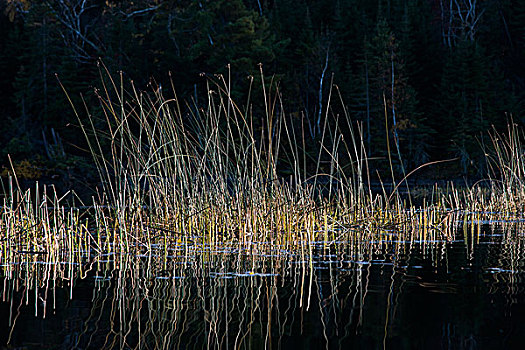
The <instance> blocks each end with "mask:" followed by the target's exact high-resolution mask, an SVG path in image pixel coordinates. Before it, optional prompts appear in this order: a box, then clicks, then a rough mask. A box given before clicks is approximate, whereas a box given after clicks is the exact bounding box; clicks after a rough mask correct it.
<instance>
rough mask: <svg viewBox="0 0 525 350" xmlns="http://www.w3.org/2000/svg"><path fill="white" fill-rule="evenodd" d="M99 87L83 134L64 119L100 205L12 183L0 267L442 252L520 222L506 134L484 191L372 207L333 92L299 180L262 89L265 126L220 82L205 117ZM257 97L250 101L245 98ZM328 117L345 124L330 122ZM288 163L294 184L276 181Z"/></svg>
mask: <svg viewBox="0 0 525 350" xmlns="http://www.w3.org/2000/svg"><path fill="white" fill-rule="evenodd" d="M101 81H102V88H101V89H100V90H96V93H97V97H98V100H99V107H98V108H96V109H94V108H93V109H91V110H90V108H88V106H87V105H86V104H85V106H84V107H85V108H86V113H87V115H88V116H89V118H88V119H87V122H83V120H84V119H82V118H80V116H79V113H78V110H77V109H76V106H72V107H73V110H74V112H75V113H76V114H77V116H78V120H79V123H80V126H81V128H82V130H83V132H84V135H85V137H86V141H87V144H88V147H89V149H90V151H91V154H92V156H93V160H94V163H95V165H96V167H97V169H98V172H99V175H100V183H101V189H100V191H99V192H98V193H100V195H99V196H98V198H93V200H92V203H91V204H90V205H89V210H81V209H79V208H70V207H68V206H66V205H64V204H63V202H64V199H63V197H59V196H58V195H57V194H56V193H55V192H54V191H53V189H49V188H44V189H42V188H39V187H38V184H37V185H36V188H35V189H34V191H33V192H31V191H30V190H28V191H25V192H24V191H22V190H21V189H20V187H19V186H18V185H17V180H16V174H14V172H13V176H12V177H10V178H9V180H8V186H7V190H6V191H5V192H6V195H5V196H4V203H3V206H2V214H1V218H0V235H1V237H0V238H1V239H2V240H3V242H5V243H4V244H5V245H4V247H5V248H7V249H3V250H2V259H4V260H9V259H12V258H13V254H17V253H16V252H28V253H30V254H48V255H49V256H58V255H64V254H69V255H71V256H73V255H75V254H76V255H75V258H74V259H76V260H79V259H82V256H84V257H85V256H93V255H105V254H120V253H132V252H135V253H137V254H140V253H141V252H144V251H151V250H152V249H153V248H154V247H156V246H158V245H161V246H163V247H165V254H166V255H167V254H168V253H167V252H168V248H169V247H170V246H172V245H174V244H178V243H190V242H191V243H194V242H200V243H202V244H209V245H211V246H220V245H224V244H227V243H233V242H235V243H241V244H244V245H245V246H250V245H251V244H252V243H253V242H259V243H260V242H263V243H264V242H265V243H269V244H273V245H285V246H290V247H292V246H293V247H295V249H299V250H300V252H301V254H308V252H309V251H311V247H310V246H311V245H312V244H314V243H316V242H324V243H325V244H330V242H332V241H340V240H347V241H362V240H363V239H364V237H369V238H370V237H380V238H381V237H387V236H388V235H391V234H392V233H396V234H399V233H400V232H403V234H406V235H408V236H410V237H418V238H417V239H420V238H423V239H428V238H429V237H430V238H432V237H435V236H439V237H441V238H443V237H445V238H448V239H450V238H451V229H453V228H454V226H456V225H457V224H458V222H459V221H461V222H465V223H475V224H476V225H478V227H479V225H480V224H482V223H483V222H484V221H486V220H490V219H493V218H494V216H495V214H494V213H497V215H500V216H501V215H502V213H509V212H511V213H520V212H523V210H520V209H522V208H523V205H524V203H525V189H524V184H523V180H522V179H523V175H524V171H525V170H524V168H523V151H522V145H521V143H520V139H521V135H520V134H519V132H518V130H517V128H516V127H515V126H511V127H509V130H508V134H507V135H500V134H497V133H493V135H492V141H493V142H492V143H493V147H492V150H491V151H490V152H489V151H487V159H488V163H489V164H490V166H491V169H492V174H493V177H491V178H488V179H487V181H485V182H484V183H478V184H476V185H474V186H472V187H471V188H465V189H461V190H459V189H457V188H455V187H454V185H453V184H451V185H450V186H449V187H447V188H446V189H438V188H437V187H436V188H434V189H433V190H432V193H431V194H430V195H429V196H428V197H427V198H425V200H424V201H423V205H422V206H419V207H416V206H414V205H411V204H409V205H406V203H405V200H404V199H403V197H402V196H401V195H400V193H399V191H398V190H399V188H400V187H403V186H405V184H406V182H405V180H406V179H407V177H409V176H410V175H411V174H412V173H413V172H411V173H409V174H408V175H407V176H405V178H403V179H402V180H401V181H399V182H398V183H397V184H396V186H395V188H394V189H393V190H392V191H391V192H388V191H387V190H386V189H383V193H382V194H373V193H372V191H371V189H370V187H369V186H368V185H367V184H369V183H370V181H369V174H368V170H367V169H368V159H367V157H366V152H365V149H364V146H363V142H362V139H363V137H362V133H361V129H360V128H359V126H358V127H355V123H354V122H353V121H352V119H351V116H350V114H349V113H348V112H347V111H346V109H345V106H344V103H343V101H342V98H341V95H340V93H339V91H338V89H337V87H334V88H333V89H332V90H331V91H330V94H329V97H328V99H329V101H330V104H329V105H328V108H327V109H326V113H325V118H324V119H323V120H324V121H325V122H324V123H323V127H322V129H321V137H320V140H319V147H318V149H319V153H318V155H317V156H316V157H313V158H314V159H316V160H317V164H316V165H315V167H314V168H316V169H317V171H316V172H315V173H314V174H313V175H311V174H307V172H306V167H305V162H306V161H305V160H306V159H307V158H308V157H311V155H307V154H306V151H305V149H304V141H302V142H301V141H299V140H300V139H301V137H300V136H299V135H300V134H303V135H304V132H305V131H304V130H296V129H294V128H293V127H292V122H291V116H290V115H288V114H287V113H286V112H285V108H284V104H283V100H282V98H281V94H280V92H279V90H278V89H275V88H273V89H270V88H267V87H266V86H264V85H263V86H262V87H260V88H259V90H260V93H261V95H262V98H263V101H264V108H262V110H264V111H265V113H264V115H263V116H262V118H261V116H260V115H254V113H253V112H252V111H253V109H251V108H249V106H250V105H251V103H252V102H251V101H250V100H249V99H248V101H246V102H245V103H243V106H247V107H241V106H240V105H239V104H237V103H236V102H235V101H234V100H233V98H232V96H231V84H230V82H229V81H228V80H227V79H225V78H224V77H223V76H220V75H219V76H217V77H216V78H215V79H209V81H208V85H207V86H208V89H207V96H206V104H205V106H206V107H205V108H204V107H200V106H199V105H198V104H197V103H196V102H195V101H194V103H192V104H190V103H186V104H183V103H182V102H181V101H180V100H179V99H178V97H177V95H176V93H175V91H174V89H172V91H171V92H170V93H169V97H168V94H166V93H165V92H164V91H163V90H162V89H161V88H160V87H158V88H155V89H153V91H151V92H149V93H147V92H143V91H139V90H138V89H136V88H135V86H134V85H133V83H132V82H129V83H127V82H125V81H124V78H123V75H122V74H120V75H119V76H118V77H116V78H115V77H113V76H112V75H111V74H110V73H109V72H108V71H107V69H106V68H105V67H104V66H101ZM261 81H264V76H263V73H262V70H261ZM252 90H253V91H252ZM257 90H258V89H256V88H253V87H250V91H251V94H255V93H256V91H257ZM64 92H65V93H66V95H67V90H66V89H65V88H64ZM335 104H340V106H339V108H340V109H341V110H343V112H344V113H343V116H342V117H339V116H338V115H335V113H333V108H332V106H334V105H335ZM329 118H331V119H332V120H333V121H334V122H333V123H328V119H329ZM258 120H259V121H260V120H262V122H258ZM343 128H346V130H349V131H350V136H351V137H350V138H349V139H348V137H347V138H345V137H343V135H344V133H343ZM303 140H304V137H303ZM301 143H302V144H303V146H301ZM284 161H286V162H287V164H286V166H287V168H289V169H291V170H292V172H291V174H288V175H287V176H286V177H280V176H279V171H280V167H281V163H282V162H284ZM321 163H323V166H321ZM321 169H328V170H326V171H322V170H321ZM416 170H417V169H416ZM486 184H489V185H486ZM482 185H483V186H482ZM408 199H409V203H411V201H410V197H409V198H408ZM411 239H413V238H411Z"/></svg>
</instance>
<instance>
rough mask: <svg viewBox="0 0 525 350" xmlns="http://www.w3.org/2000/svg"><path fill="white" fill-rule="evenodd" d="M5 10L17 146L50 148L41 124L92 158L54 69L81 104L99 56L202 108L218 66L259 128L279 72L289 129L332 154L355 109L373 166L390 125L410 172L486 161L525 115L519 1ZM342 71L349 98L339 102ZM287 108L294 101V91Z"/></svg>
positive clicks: (6, 136) (89, 96)
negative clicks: (332, 132) (328, 135)
mask: <svg viewBox="0 0 525 350" xmlns="http://www.w3.org/2000/svg"><path fill="white" fill-rule="evenodd" d="M450 4H452V5H453V6H452V7H451V6H450ZM0 10H1V11H2V16H1V19H0V35H1V36H2V38H3V40H2V41H0V49H1V50H0V52H1V54H0V68H1V69H0V85H1V86H2V88H3V89H2V90H3V91H6V92H4V93H3V94H1V95H0V104H1V106H2V111H3V118H4V120H5V121H8V122H7V123H2V124H1V126H0V131H1V137H0V144H1V145H2V146H4V149H5V146H7V145H8V144H9V142H11V141H12V140H14V141H13V142H15V143H16V140H20V139H27V140H29V143H30V145H29V146H28V147H30V148H31V149H32V150H34V152H35V153H34V154H35V155H36V154H37V153H39V154H40V155H41V156H44V157H46V156H48V155H46V154H45V153H44V149H45V147H43V145H44V143H45V141H44V140H43V138H42V135H43V134H44V135H45V134H49V133H50V131H51V129H53V130H56V132H58V133H60V135H61V136H62V137H63V139H64V147H65V152H66V153H73V154H77V155H82V152H81V151H79V149H82V148H85V147H86V145H85V144H83V143H82V141H79V140H82V137H79V136H81V134H80V133H79V130H80V129H79V128H78V127H73V125H78V122H79V121H78V120H77V118H76V117H75V116H74V115H73V113H71V110H70V109H69V107H67V105H68V103H69V102H68V101H67V99H66V97H65V95H64V94H63V92H62V89H61V87H60V85H59V84H58V81H57V79H56V77H55V74H56V75H57V76H58V77H59V79H60V81H61V82H62V84H63V85H64V86H65V87H66V88H67V90H68V92H69V96H70V98H71V99H73V100H74V101H73V102H74V105H76V106H79V109H82V107H81V106H82V105H83V103H84V102H83V101H82V99H84V100H86V103H87V104H88V105H92V103H93V102H94V101H96V98H97V97H96V94H93V93H92V88H91V87H92V86H95V85H96V84H95V83H94V82H96V81H99V79H100V77H99V69H97V62H98V60H99V59H102V61H103V62H104V65H105V66H106V67H107V69H108V70H109V71H110V72H117V71H123V72H124V74H125V76H127V77H130V78H132V79H133V80H134V84H135V86H136V87H137V88H139V89H142V88H145V87H146V86H147V85H148V84H150V83H152V84H153V85H152V86H156V87H158V88H167V87H169V86H170V84H171V83H172V82H173V87H174V88H175V90H176V92H177V96H179V99H180V102H181V103H182V101H187V103H188V104H189V105H191V106H193V107H192V108H193V111H194V113H195V112H196V111H197V110H198V109H199V108H203V107H206V106H205V105H204V104H205V101H206V96H205V94H206V93H207V92H206V86H205V84H206V81H207V80H206V79H203V76H206V77H208V78H211V79H215V80H216V81H224V82H226V81H227V82H229V84H230V85H229V86H231V87H232V89H231V90H230V91H229V93H230V95H231V96H233V97H236V100H237V101H242V104H243V105H244V107H243V108H254V109H252V111H253V113H254V114H256V115H260V116H259V118H258V119H257V118H255V119H254V120H255V122H256V123H259V125H258V134H259V135H256V138H257V139H258V138H259V137H261V136H260V135H262V134H261V133H260V132H262V130H263V128H264V126H263V124H262V120H263V119H264V118H263V115H264V114H265V113H266V112H267V109H266V110H265V109H264V108H260V109H258V108H259V107H257V106H264V104H261V103H259V102H263V100H262V99H261V96H262V94H263V91H261V90H258V91H252V90H251V88H250V86H252V87H253V86H260V84H257V80H258V79H259V80H261V79H264V80H265V85H264V86H265V88H266V89H268V90H269V89H270V87H271V91H273V93H275V95H273V96H274V97H277V96H278V95H279V94H280V93H281V92H282V93H283V95H284V96H286V98H285V99H283V107H284V108H285V110H288V112H289V114H290V117H291V119H290V123H289V125H288V126H289V127H290V128H291V129H290V130H293V131H294V132H295V133H296V135H303V134H304V137H305V138H304V142H303V143H302V144H301V145H298V147H300V148H303V147H304V148H305V150H304V151H305V152H306V153H307V154H317V151H318V148H319V147H320V140H321V138H322V137H323V135H322V134H321V133H320V131H321V128H322V126H323V125H324V124H325V123H327V124H329V125H331V126H335V125H336V124H337V123H338V119H337V116H338V115H342V114H343V113H344V112H345V111H344V110H346V111H349V112H350V115H351V117H352V122H351V125H349V126H345V130H344V134H345V136H346V137H348V136H349V135H350V134H351V133H352V132H357V131H359V130H361V131H362V133H363V137H364V140H365V144H366V147H367V151H368V153H369V156H371V157H380V158H383V161H378V162H372V163H371V166H372V167H378V168H380V167H382V166H384V165H385V162H384V159H385V158H384V157H385V155H386V152H387V143H386V140H385V138H386V135H387V132H388V135H389V140H390V144H389V145H388V146H389V147H390V149H391V151H392V152H393V154H394V159H393V160H394V163H396V164H397V169H398V170H400V171H401V170H403V168H406V169H405V170H408V171H409V170H411V169H414V168H415V167H417V166H418V165H420V164H422V163H424V162H426V161H429V160H439V159H444V158H452V157H457V156H459V157H460V158H461V161H462V162H461V164H459V169H460V170H461V172H462V173H464V174H467V173H472V172H474V173H482V172H483V171H484V170H485V169H486V167H485V166H484V165H483V160H482V159H483V157H482V154H481V153H480V152H479V151H478V150H479V147H478V144H479V143H484V142H485V141H486V140H487V135H486V132H487V129H488V128H489V127H491V126H492V125H494V126H495V127H496V128H497V129H501V128H503V127H504V126H505V125H506V122H507V119H508V117H509V116H510V115H513V119H514V120H515V121H520V122H521V121H522V119H523V114H522V112H521V106H522V102H523V98H524V97H525V94H524V92H525V83H524V82H525V71H524V69H523V64H522V62H523V60H524V59H525V50H524V49H523V47H524V45H523V44H524V42H525V24H524V23H525V22H524V21H523V18H525V7H524V6H523V4H521V2H519V1H513V0H504V1H480V0H473V1H469V2H466V1H454V2H443V1H438V0H414V1H406V0H391V1H382V0H377V1H363V0H328V1H313V0H304V1H291V0H274V1H262V0H261V1H246V0H245V1H243V0H233V1H226V0H217V1H189V0H184V1H173V0H169V1H158V0H138V1H132V2H128V1H98V0H71V1H58V0H46V1H32V0H8V1H5V2H3V3H2V4H1V5H0ZM259 63H262V64H263V66H262V67H263V69H264V73H265V76H266V78H262V77H261V74H260V66H259ZM202 73H204V74H202ZM214 74H218V75H216V76H214ZM332 74H333V75H332ZM170 77H171V80H170ZM332 77H333V78H332ZM247 78H248V79H247ZM332 79H333V80H332ZM331 82H333V83H335V84H336V86H337V94H341V98H342V101H343V102H344V108H343V107H342V106H340V107H331V109H330V110H328V109H327V106H328V99H329V98H333V97H334V93H335V90H334V86H332V85H331ZM250 84H252V85H250ZM80 93H82V94H83V98H81V97H80ZM383 96H384V97H383ZM273 101H274V102H275V101H277V99H274V100H273ZM250 106H252V107H250ZM254 106H255V107H254ZM385 107H386V112H387V113H386V115H385ZM272 110H273V113H275V114H276V115H279V114H280V113H283V110H281V106H280V105H279V103H274V105H273V106H272ZM79 117H80V121H82V120H83V121H86V119H85V118H86V115H84V114H82V112H80V114H79ZM385 122H386V124H385ZM385 125H388V130H385ZM266 136H268V132H267V133H266ZM2 156H3V158H2V160H1V162H0V163H3V164H7V163H6V162H7V158H6V156H5V152H3V154H2ZM23 156H24V157H26V156H27V154H25V155H23Z"/></svg>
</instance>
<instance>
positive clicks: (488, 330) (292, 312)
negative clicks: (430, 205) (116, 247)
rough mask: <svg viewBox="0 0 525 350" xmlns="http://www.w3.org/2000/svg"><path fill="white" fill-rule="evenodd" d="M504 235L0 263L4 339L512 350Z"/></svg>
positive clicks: (161, 248) (163, 249)
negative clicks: (0, 265) (499, 349)
mask: <svg viewBox="0 0 525 350" xmlns="http://www.w3.org/2000/svg"><path fill="white" fill-rule="evenodd" d="M498 225H499V226H498V227H495V226H494V225H492V226H490V225H484V226H483V228H482V229H481V230H478V227H476V226H474V225H472V226H468V225H465V226H463V227H461V229H460V230H459V231H458V232H456V233H454V234H448V235H434V236H432V235H431V236H428V237H421V236H419V235H416V234H410V235H409V234H401V233H399V232H394V231H392V232H383V233H376V234H374V235H372V234H370V236H369V237H368V238H367V239H364V240H361V239H360V240H352V239H350V240H347V241H340V242H325V243H320V244H316V245H311V244H307V243H305V244H298V245H297V246H281V245H276V244H269V243H259V244H258V243H253V242H252V243H250V244H249V245H221V246H220V247H215V246H209V245H203V244H197V243H193V244H183V243H180V242H179V243H177V242H174V243H173V244H171V245H169V244H168V245H158V246H154V245H153V248H154V249H153V250H150V251H141V252H138V253H137V254H129V255H120V254H119V255H117V254H110V255H105V256H94V257H88V256H85V254H83V252H80V251H70V252H63V253H62V255H57V256H48V255H37V254H27V253H23V252H19V253H17V254H14V253H13V254H10V255H8V254H6V253H4V254H2V262H1V263H2V271H3V283H2V300H3V303H1V304H0V308H1V309H0V310H1V312H2V316H3V317H2V328H1V329H2V331H1V337H2V340H1V341H2V343H3V344H9V346H12V347H18V348H50V347H54V348H62V349H71V348H78V349H90V348H93V349H113V348H122V349H128V348H143V349H175V348H181V349H185V348H193V349H202V348H224V349H238V348H250V349H259V348H272V349H288V348H311V349H318V348H330V349H332V348H335V349H337V348H344V349H346V348H354V349H377V348H380V349H381V348H421V349H476V348H502V347H506V348H512V347H513V346H518V345H519V344H520V340H521V338H520V337H521V334H523V332H524V331H525V323H524V322H522V320H523V319H524V318H523V317H524V316H525V293H524V290H523V288H524V287H525V284H524V279H523V277H524V262H525V259H524V238H525V234H524V233H523V231H521V228H520V227H518V228H517V227H516V225H515V224H514V225H512V227H511V228H506V227H504V225H505V224H504V223H499V224H498ZM439 237H444V238H445V237H447V238H448V239H440V238H439Z"/></svg>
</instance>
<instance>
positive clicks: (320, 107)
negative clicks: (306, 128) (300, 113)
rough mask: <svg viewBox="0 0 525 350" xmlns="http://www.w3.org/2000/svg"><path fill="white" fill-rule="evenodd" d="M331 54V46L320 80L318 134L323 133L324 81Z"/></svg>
mask: <svg viewBox="0 0 525 350" xmlns="http://www.w3.org/2000/svg"><path fill="white" fill-rule="evenodd" d="M329 54H330V46H328V48H327V49H326V59H325V62H324V67H323V71H322V73H321V79H320V80H319V111H318V112H317V122H316V126H317V132H318V133H321V115H322V114H323V81H324V76H325V74H326V70H327V69H328V58H329Z"/></svg>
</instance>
